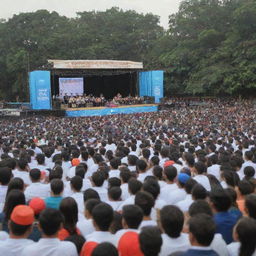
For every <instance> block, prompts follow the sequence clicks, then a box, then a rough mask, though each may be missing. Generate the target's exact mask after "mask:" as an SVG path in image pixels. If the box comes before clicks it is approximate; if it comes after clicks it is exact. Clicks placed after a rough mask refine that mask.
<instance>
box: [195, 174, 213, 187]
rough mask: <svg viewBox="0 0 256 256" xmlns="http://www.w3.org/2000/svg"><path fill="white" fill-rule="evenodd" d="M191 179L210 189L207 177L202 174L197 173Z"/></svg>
mask: <svg viewBox="0 0 256 256" xmlns="http://www.w3.org/2000/svg"><path fill="white" fill-rule="evenodd" d="M193 179H194V180H195V181H197V182H198V183H199V184H201V185H202V186H203V187H204V188H205V189H206V190H207V191H211V185H210V182H209V179H208V177H206V176H205V175H202V174H198V175H196V176H195V177H194V178H193Z"/></svg>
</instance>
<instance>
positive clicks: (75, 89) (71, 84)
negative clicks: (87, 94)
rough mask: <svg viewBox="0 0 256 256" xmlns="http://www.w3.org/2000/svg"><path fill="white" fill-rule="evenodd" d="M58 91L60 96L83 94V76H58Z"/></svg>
mask: <svg viewBox="0 0 256 256" xmlns="http://www.w3.org/2000/svg"><path fill="white" fill-rule="evenodd" d="M59 93H60V96H61V97H64V96H65V95H68V96H70V95H73V96H75V95H83V94H84V79H83V77H76V78H65V77H61V78H59Z"/></svg>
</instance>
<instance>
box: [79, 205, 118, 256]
mask: <svg viewBox="0 0 256 256" xmlns="http://www.w3.org/2000/svg"><path fill="white" fill-rule="evenodd" d="M92 217H93V225H94V227H95V230H96V231H94V232H92V233H91V234H90V235H88V236H87V237H86V243H85V244H84V246H83V248H82V251H81V254H80V255H81V256H87V255H91V252H92V250H93V249H94V248H95V247H96V246H97V245H98V244H99V243H102V242H109V243H111V244H113V245H114V246H116V239H115V235H113V234H111V233H110V232H109V229H110V225H111V223H112V221H113V218H114V211H113V209H112V207H111V206H110V205H108V204H106V203H100V204H98V205H96V206H95V207H94V208H93V210H92Z"/></svg>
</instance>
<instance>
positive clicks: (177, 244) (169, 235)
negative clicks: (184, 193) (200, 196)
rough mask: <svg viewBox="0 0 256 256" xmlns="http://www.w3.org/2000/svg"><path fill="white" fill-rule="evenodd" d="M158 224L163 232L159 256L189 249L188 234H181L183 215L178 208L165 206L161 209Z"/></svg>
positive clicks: (166, 255)
mask: <svg viewBox="0 0 256 256" xmlns="http://www.w3.org/2000/svg"><path fill="white" fill-rule="evenodd" d="M160 223H161V229H162V231H163V234H162V239H163V245H162V247H161V252H160V254H159V256H168V255H170V254H172V253H173V252H182V251H186V250H188V249H189V248H190V246H191V245H190V241H189V237H188V234H185V233H181V232H182V229H183V224H184V215H183V213H182V211H181V210H180V209H179V208H178V207H176V206H174V205H167V206H165V207H164V208H162V210H161V211H160Z"/></svg>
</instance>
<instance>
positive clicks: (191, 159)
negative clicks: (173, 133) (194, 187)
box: [183, 152, 195, 167]
mask: <svg viewBox="0 0 256 256" xmlns="http://www.w3.org/2000/svg"><path fill="white" fill-rule="evenodd" d="M183 156H184V159H185V161H186V162H187V163H188V165H189V166H190V167H192V166H194V164H195V159H194V156H193V154H191V153H189V152H186V153H184V155H183Z"/></svg>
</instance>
